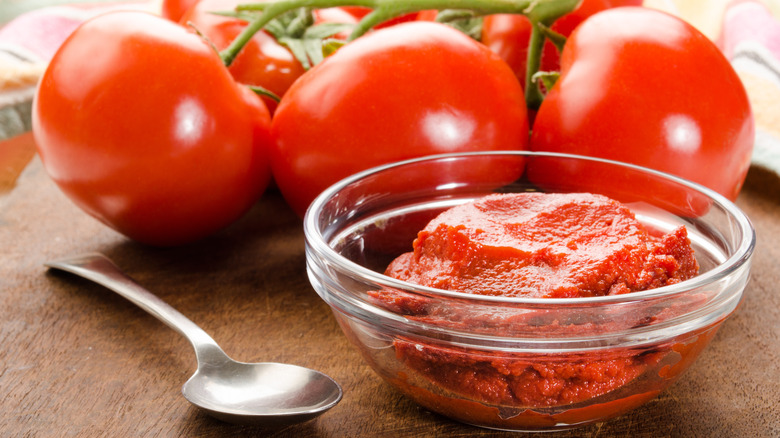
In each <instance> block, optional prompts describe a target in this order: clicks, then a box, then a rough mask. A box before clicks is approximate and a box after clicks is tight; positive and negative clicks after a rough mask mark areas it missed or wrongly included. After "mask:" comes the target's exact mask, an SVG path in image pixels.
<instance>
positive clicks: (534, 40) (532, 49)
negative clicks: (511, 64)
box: [525, 23, 544, 110]
mask: <svg viewBox="0 0 780 438" xmlns="http://www.w3.org/2000/svg"><path fill="white" fill-rule="evenodd" d="M543 49H544V34H542V31H541V30H540V29H539V26H538V24H537V23H533V27H532V30H531V39H530V41H529V42H528V59H527V60H526V65H525V104H526V106H527V107H528V108H529V109H533V110H538V109H539V107H540V106H541V105H542V101H543V100H544V95H542V91H541V89H540V88H539V86H538V84H537V83H536V82H535V81H534V76H535V75H536V73H537V72H538V71H539V69H540V68H541V66H542V51H543Z"/></svg>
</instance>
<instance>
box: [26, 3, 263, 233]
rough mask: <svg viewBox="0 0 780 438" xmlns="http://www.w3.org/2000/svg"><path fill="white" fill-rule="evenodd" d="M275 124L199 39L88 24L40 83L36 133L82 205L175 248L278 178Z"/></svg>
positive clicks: (217, 224) (123, 19)
mask: <svg viewBox="0 0 780 438" xmlns="http://www.w3.org/2000/svg"><path fill="white" fill-rule="evenodd" d="M269 128H270V116H269V114H268V110H267V109H266V108H265V107H264V106H263V104H262V102H261V101H260V100H259V99H258V98H257V96H256V95H255V94H254V93H252V92H251V91H249V90H248V89H247V88H246V87H243V86H239V85H238V84H237V83H236V82H235V81H234V79H233V78H232V77H231V76H230V73H228V71H227V69H226V68H225V67H224V65H223V64H222V63H221V60H220V58H219V56H218V55H217V54H216V53H215V52H214V51H213V50H212V49H211V48H210V47H209V46H208V45H207V44H206V43H205V42H204V41H203V40H202V39H201V38H200V37H198V36H196V35H195V34H194V33H192V32H189V31H187V30H186V29H185V28H183V27H181V26H179V25H178V24H176V23H173V22H171V21H168V20H166V19H164V18H161V17H158V16H155V15H152V14H146V13H142V12H113V13H108V14H105V15H101V16H99V17H96V18H94V19H92V20H89V21H87V22H85V23H84V24H83V25H81V26H80V27H79V28H78V29H77V30H75V31H74V32H73V34H72V35H71V36H70V37H69V38H68V39H67V40H66V41H65V42H64V43H63V45H62V46H61V48H60V49H59V50H58V51H57V53H56V54H55V55H54V57H53V59H52V60H51V63H50V64H49V67H48V68H47V70H46V72H45V73H44V75H43V77H42V78H41V81H40V84H39V88H38V92H37V95H36V98H35V101H34V107H33V134H34V137H35V140H36V145H37V148H38V152H39V154H40V157H41V159H42V162H43V164H44V167H45V169H46V171H47V172H48V174H49V175H50V176H51V178H52V179H53V180H54V181H55V182H56V183H57V185H58V186H59V187H60V188H61V189H62V191H63V192H64V193H65V194H66V195H67V196H68V197H69V198H70V199H71V200H73V201H74V202H75V203H76V204H77V205H78V206H79V207H81V208H82V209H83V210H85V211H86V212H87V213H89V214H90V215H92V216H94V217H96V218H97V219H99V220H100V221H102V222H103V223H105V224H107V225H109V226H110V227H112V228H114V229H115V230H117V231H119V232H120V233H122V234H124V235H126V236H128V237H130V238H131V239H134V240H136V241H139V242H142V243H146V244H150V245H155V246H169V245H178V244H183V243H188V242H192V241H194V240H197V239H200V238H202V237H205V236H207V235H209V234H212V233H214V232H215V231H217V230H219V229H220V228H223V227H225V226H226V225H228V224H230V223H231V222H233V221H234V220H236V219H237V218H238V217H240V216H241V215H242V214H243V213H244V212H246V211H247V210H248V209H249V208H250V207H251V206H252V205H253V204H254V203H255V202H256V201H257V199H258V198H259V197H260V196H261V194H262V193H263V191H264V189H265V187H266V186H267V184H268V181H269V178H270V168H269V166H268V157H267V152H268V151H267V148H268V143H269Z"/></svg>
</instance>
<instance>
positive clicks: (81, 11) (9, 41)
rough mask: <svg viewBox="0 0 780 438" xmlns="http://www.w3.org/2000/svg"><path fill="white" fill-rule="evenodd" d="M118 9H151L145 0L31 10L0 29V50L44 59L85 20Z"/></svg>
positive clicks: (51, 54)
mask: <svg viewBox="0 0 780 438" xmlns="http://www.w3.org/2000/svg"><path fill="white" fill-rule="evenodd" d="M119 9H133V10H147V11H151V10H152V8H151V6H150V2H149V1H135V2H126V3H99V4H95V3H92V4H83V5H80V4H74V5H65V6H52V7H47V8H41V9H36V10H32V11H30V12H26V13H24V14H22V15H20V16H18V17H16V18H14V19H13V20H11V21H10V22H9V23H7V24H6V25H5V26H3V27H1V28H0V51H2V50H5V51H8V52H11V53H13V54H15V55H16V56H19V57H25V58H27V57H32V58H35V59H30V61H40V62H48V60H50V59H51V58H52V56H54V53H55V52H56V51H57V48H58V47H59V46H60V44H62V42H63V41H65V39H66V38H67V37H68V35H70V34H71V32H73V31H74V30H75V29H76V27H78V26H79V25H80V24H81V23H83V22H84V21H85V20H87V19H89V18H91V17H94V16H96V15H99V14H103V13H105V12H109V11H113V10H119Z"/></svg>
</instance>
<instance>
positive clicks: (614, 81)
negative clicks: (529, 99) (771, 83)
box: [531, 8, 754, 203]
mask: <svg viewBox="0 0 780 438" xmlns="http://www.w3.org/2000/svg"><path fill="white" fill-rule="evenodd" d="M753 141H754V121H753V116H752V113H751V109H750V104H749V102H748V98H747V94H746V92H745V89H744V87H743V85H742V82H741V81H740V78H739V77H738V76H737V74H736V73H735V71H734V69H733V68H732V67H731V65H730V64H729V62H728V61H727V60H726V58H725V57H724V56H723V54H722V53H721V52H720V51H719V50H718V48H717V47H716V46H715V45H714V44H713V43H712V42H711V41H710V40H709V39H707V37H706V36H704V35H702V34H701V33H700V32H698V31H697V30H696V29H694V28H693V27H692V26H691V25H689V24H687V23H685V22H684V21H682V20H680V19H678V18H676V17H673V16H671V15H668V14H665V13H663V12H660V11H657V10H653V9H646V8H618V9H611V10H608V11H603V12H600V13H598V14H596V15H593V16H592V17H590V18H589V19H587V20H586V21H585V22H583V23H582V24H581V25H580V26H579V27H578V28H577V29H576V30H575V31H574V33H573V34H572V35H571V38H569V41H568V42H567V44H566V48H565V49H564V51H563V55H562V58H561V76H560V78H559V79H558V82H557V83H556V85H555V86H554V87H553V88H552V90H551V91H550V92H549V93H548V95H547V97H546V98H545V100H544V102H543V103H542V105H541V108H540V109H539V112H538V114H537V116H536V123H535V125H534V129H533V136H532V140H531V145H532V149H534V150H544V151H554V152H567V153H576V154H581V155H590V156H595V157H602V158H608V159H613V160H618V161H624V162H629V163H634V164H638V165H641V166H645V167H650V168H653V169H657V170H661V171H665V172H668V173H672V174H675V175H678V176H681V177H683V178H686V179H689V180H693V181H695V182H698V183H700V184H703V185H705V186H708V187H710V188H712V189H714V190H716V191H718V192H720V193H721V194H723V195H725V196H726V197H728V198H731V199H734V198H735V197H736V196H737V194H738V192H739V190H740V188H741V187H742V183H743V181H744V179H745V175H746V173H747V170H748V167H749V165H750V156H751V152H752V148H753ZM567 172H568V170H567ZM571 172H575V170H574V169H572V170H571ZM579 178H581V179H583V180H584V179H591V180H592V181H591V182H593V183H594V184H600V185H602V186H608V185H610V184H614V179H613V178H612V176H611V175H602V174H593V175H580V176H579ZM633 183H634V184H639V185H640V186H642V187H645V188H644V190H646V191H649V190H653V186H652V185H648V186H645V185H644V184H645V183H644V182H637V181H634V182H633ZM667 195H668V196H679V194H668V193H664V192H659V193H658V194H657V196H658V197H660V198H663V197H665V196H667ZM680 202H681V203H683V202H685V201H684V200H680Z"/></svg>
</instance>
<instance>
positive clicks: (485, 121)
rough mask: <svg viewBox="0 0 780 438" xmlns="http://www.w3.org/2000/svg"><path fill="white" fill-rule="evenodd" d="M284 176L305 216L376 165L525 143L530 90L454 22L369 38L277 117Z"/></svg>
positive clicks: (323, 68)
mask: <svg viewBox="0 0 780 438" xmlns="http://www.w3.org/2000/svg"><path fill="white" fill-rule="evenodd" d="M271 132H272V136H273V138H274V141H275V147H274V148H272V152H271V167H272V171H273V174H274V179H275V181H276V183H277V185H278V187H279V189H280V190H281V192H282V194H283V195H284V197H285V198H286V199H287V201H288V203H289V204H290V205H291V206H292V207H293V209H294V210H295V211H296V212H297V213H298V214H301V215H302V214H303V213H304V212H305V210H306V208H307V207H308V205H309V203H310V202H311V201H312V200H313V199H314V198H315V197H316V196H317V194H319V193H320V192H321V191H322V190H323V189H325V188H327V187H328V186H329V185H331V184H333V183H335V182H336V181H338V180H340V179H341V178H344V177H346V176H348V175H351V174H353V173H356V172H358V171H361V170H364V169H367V168H369V167H372V166H376V165H380V164H384V163H388V162H392V161H397V160H402V159H407V158H412V157H417V156H422V155H429V154H436V153H446V152H461V151H478V150H482V151H485V150H497V149H523V148H525V147H526V145H527V141H528V121H527V113H526V109H525V103H524V99H523V91H522V87H521V86H520V84H519V82H518V81H517V78H516V77H515V76H514V74H513V73H512V71H511V70H510V69H509V67H508V66H507V65H506V63H505V62H503V61H502V60H501V59H500V58H499V57H498V55H496V54H495V53H493V52H491V51H490V49H488V48H487V47H485V46H484V45H482V44H480V43H478V42H476V41H474V40H472V39H471V38H469V37H468V36H466V35H465V34H463V33H462V32H460V31H457V30H455V29H452V28H451V27H449V26H445V25H442V24H439V23H432V22H426V21H416V22H410V23H402V24H399V25H396V26H392V27H388V28H384V29H380V30H377V31H375V32H372V33H369V34H366V35H365V36H362V37H360V38H358V39H356V40H355V41H353V42H351V43H349V44H347V45H345V46H344V47H342V48H341V49H339V50H338V51H337V52H336V53H335V54H333V55H331V56H330V57H328V58H326V59H325V61H324V62H322V63H321V64H319V65H317V66H315V67H314V68H312V69H311V70H309V71H308V72H306V73H305V74H304V75H303V76H301V77H300V78H299V79H298V81H296V82H295V83H294V84H293V86H292V87H290V89H289V90H288V91H287V94H285V96H284V97H283V98H282V101H281V103H280V104H279V107H278V108H277V111H276V115H275V116H274V119H273V122H272V129H271Z"/></svg>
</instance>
